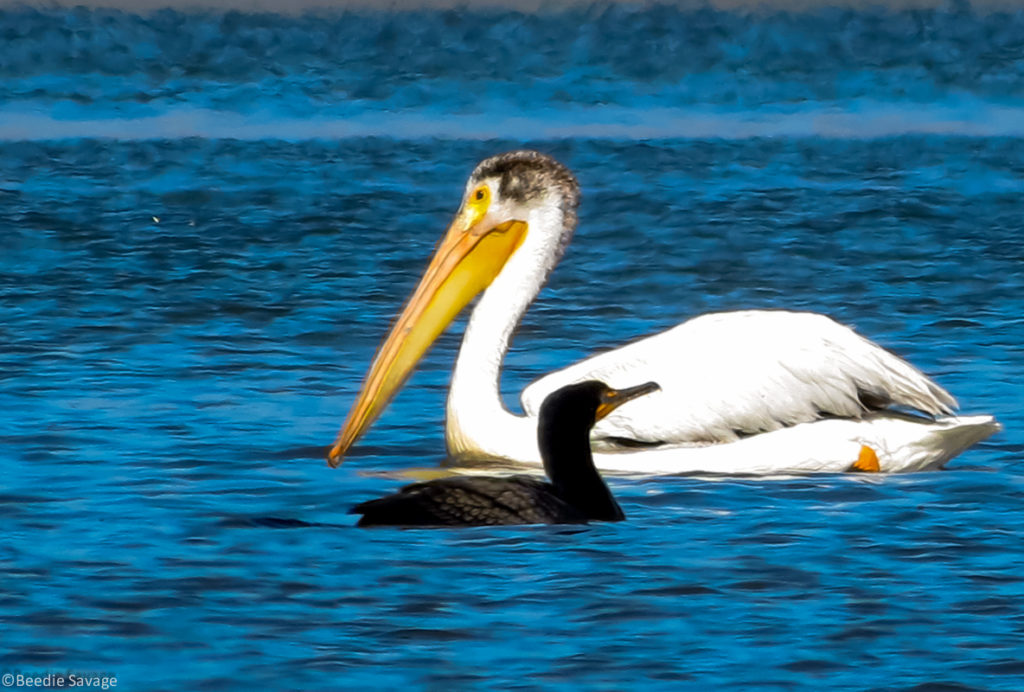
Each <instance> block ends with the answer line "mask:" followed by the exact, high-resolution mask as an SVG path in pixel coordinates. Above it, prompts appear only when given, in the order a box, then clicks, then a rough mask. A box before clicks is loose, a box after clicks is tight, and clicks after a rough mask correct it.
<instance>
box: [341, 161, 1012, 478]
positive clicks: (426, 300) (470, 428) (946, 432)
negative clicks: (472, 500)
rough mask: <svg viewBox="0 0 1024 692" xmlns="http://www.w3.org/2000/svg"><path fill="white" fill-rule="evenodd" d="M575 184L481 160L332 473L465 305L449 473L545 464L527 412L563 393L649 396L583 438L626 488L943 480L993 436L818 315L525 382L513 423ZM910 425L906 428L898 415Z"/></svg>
mask: <svg viewBox="0 0 1024 692" xmlns="http://www.w3.org/2000/svg"><path fill="white" fill-rule="evenodd" d="M579 196H580V195H579V185H578V184H577V182H576V179H575V177H574V176H573V175H572V173H571V172H570V171H569V169H567V168H566V167H565V166H563V165H561V164H560V163H558V162H557V161H555V160H554V159H552V158H551V157H549V156H546V155H544V154H540V153H538V152H534V151H514V152H510V153H507V154H501V155H499V156H494V157H491V158H489V159H486V160H484V161H482V162H481V163H480V164H479V165H478V166H477V167H476V170H474V171H473V173H472V175H470V177H469V181H468V183H467V184H466V190H465V193H464V195H463V199H462V205H461V207H460V208H459V211H458V213H457V214H456V216H455V220H454V221H453V222H452V224H451V226H450V227H449V229H448V231H447V233H446V235H445V237H444V239H443V240H442V241H441V244H440V245H439V246H438V248H437V251H436V252H435V254H434V257H433V259H432V260H431V261H430V264H429V266H428V267H427V269H426V272H425V273H424V275H423V278H422V279H421V281H420V283H419V286H417V288H416V290H415V291H414V292H413V294H412V297H411V298H410V299H409V301H408V303H407V304H406V306H405V309H404V310H403V312H402V314H401V315H400V316H399V318H398V320H397V322H396V323H395V324H394V326H393V327H392V329H391V332H390V333H389V334H388V336H387V338H386V339H385V340H384V342H383V343H382V345H381V346H380V349H379V350H378V352H377V355H376V357H375V359H374V361H373V365H372V366H371V368H370V371H369V373H368V374H367V376H366V379H365V381H364V382H363V386H362V389H361V391H360V392H359V395H358V397H357V399H356V402H355V404H354V406H353V407H352V410H351V411H350V412H349V415H348V418H347V420H346V421H345V424H344V426H343V428H342V430H341V433H340V434H339V436H338V439H337V442H336V443H335V445H334V447H333V448H332V449H331V451H330V455H329V463H330V464H331V466H337V465H338V464H340V463H341V459H342V458H343V457H344V455H345V454H346V452H347V451H348V449H349V448H350V447H351V446H352V444H353V443H354V442H355V441H356V440H357V439H358V438H359V436H360V435H362V433H363V432H365V431H366V429H367V428H368V427H369V426H370V425H371V424H372V423H373V421H374V420H375V419H376V418H377V416H379V415H380V413H381V412H382V411H383V409H384V408H385V406H387V404H388V402H389V401H390V400H391V399H392V397H394V395H395V394H396V393H397V391H398V390H399V389H400V388H401V386H402V384H403V383H404V382H405V380H406V378H407V377H408V376H409V374H410V373H411V372H412V370H413V368H414V367H415V365H416V363H417V362H418V361H419V360H420V358H421V357H422V356H423V354H424V353H425V352H426V350H427V349H428V348H429V347H430V345H431V344H432V343H433V341H434V340H435V339H436V338H437V337H438V335H440V334H441V332H442V331H444V329H445V328H446V327H447V326H448V324H449V323H451V321H452V320H453V319H454V318H455V316H456V315H457V314H458V313H459V311H460V310H462V308H464V307H465V306H466V305H467V304H468V303H469V302H470V301H471V300H472V299H473V298H474V297H475V296H476V295H478V294H480V293H481V291H482V292H483V293H482V295H481V296H480V300H479V301H478V302H477V305H476V307H475V308H474V309H473V312H472V315H471V316H470V319H469V323H468V325H467V327H466V333H465V335H464V337H463V339H462V346H461V348H460V350H459V356H458V359H457V361H456V364H455V370H454V373H453V375H452V383H451V389H450V390H449V393H448V405H447V418H446V422H445V439H446V442H447V446H448V453H449V455H450V456H451V457H452V458H453V459H454V460H456V461H459V460H467V459H474V460H500V461H504V462H512V463H525V464H532V465H538V466H539V465H540V464H541V458H540V452H539V451H538V448H537V412H538V408H539V406H540V403H541V402H542V401H543V400H544V398H545V397H546V396H547V395H548V394H550V393H551V392H553V391H555V390H556V389H559V388H560V387H563V386H565V385H567V384H569V383H571V382H580V381H583V380H592V379H597V380H602V381H604V382H607V383H608V384H609V385H610V386H612V387H615V388H622V387H626V386H628V385H630V384H633V383H636V382H643V381H647V380H651V381H654V382H657V383H658V384H659V385H661V391H660V392H656V393H654V394H652V395H650V396H647V397H643V398H642V399H640V400H637V401H633V402H630V403H629V404H628V405H626V406H623V407H622V408H621V409H618V410H617V411H615V413H613V414H612V415H610V416H608V417H607V418H605V419H603V420H602V421H600V423H598V425H597V426H595V428H594V430H593V433H592V442H593V445H594V448H595V451H597V452H598V453H597V454H595V455H594V459H595V462H596V464H597V466H598V468H600V469H602V470H610V471H625V472H637V473H687V472H710V473H758V474H784V473H806V472H810V471H831V472H835V471H846V470H850V469H851V468H853V467H854V465H855V464H857V466H856V467H857V468H864V469H865V470H881V471H912V470H919V469H926V468H934V467H938V466H941V465H942V464H944V463H945V462H946V461H948V460H949V459H951V458H952V457H954V456H956V455H957V454H959V453H960V452H961V451H963V450H964V449H966V448H967V447H969V446H970V445H972V444H974V443H975V442H978V441H979V440H982V439H985V438H986V437H988V436H990V435H992V434H993V433H995V432H996V431H998V430H1000V429H1001V426H1000V425H999V423H998V422H996V420H995V419H994V418H992V417H991V416H970V417H956V416H954V415H952V410H953V407H954V406H956V401H955V400H954V399H953V397H952V396H950V395H949V393H947V392H946V391H945V390H944V389H942V388H941V387H939V386H938V385H937V384H935V383H934V382H932V381H931V380H929V379H928V378H927V377H925V376H924V375H923V374H921V372H920V371H918V370H917V369H916V368H914V367H913V366H912V365H910V364H909V363H907V362H906V361H904V360H902V359H901V358H898V357H897V356H895V355H893V354H892V353H889V352H888V351H886V350H884V349H883V348H881V347H880V346H878V345H877V344H874V343H872V342H871V341H868V340H867V339H865V338H863V337H861V336H859V335H858V334H856V333H855V332H854V331H853V330H851V329H849V328H848V327H845V326H843V325H840V324H838V323H836V322H834V321H833V320H831V319H829V318H828V317H825V316H823V315H816V314H811V313H795V312H785V311H754V310H751V311H744V312H729V313H719V314H709V315H703V316H701V317H697V318H694V319H691V320H689V321H687V322H684V323H683V324H681V325H679V326H677V327H675V328H673V329H670V330H668V331H665V332H662V333H660V334H657V335H655V336H651V337H647V338H645V339H641V340H639V341H636V342H634V343H631V344H628V345H626V346H622V347H620V348H617V349H614V350H611V351H608V352H606V353H602V354H600V355H597V356H594V357H591V358H588V359H586V360H584V361H582V362H580V363H577V364H575V365H572V366H570V367H568V368H565V369H563V370H560V371H557V372H554V373H551V374H550V375H547V376H545V377H543V378H541V379H539V380H537V381H536V382H534V383H532V384H531V385H530V386H529V387H527V388H526V390H525V391H524V392H523V394H522V406H523V410H524V411H525V414H526V415H523V416H521V415H516V414H514V413H512V412H510V411H509V410H507V409H506V408H505V407H504V405H503V404H502V400H501V394H500V375H501V363H502V359H503V358H504V356H505V353H506V352H507V351H508V346H509V341H510V339H511V338H512V334H513V332H514V331H515V329H516V326H517V325H518V324H519V321H520V319H521V318H522V316H523V314H524V313H525V312H526V309H527V307H528V306H529V305H530V303H531V302H532V301H533V299H534V298H535V297H536V295H537V293H538V292H539V291H540V289H541V287H542V286H543V284H544V282H545V281H546V279H547V277H548V274H549V273H550V272H551V270H552V269H553V268H554V266H555V264H557V262H558V260H559V259H560V258H561V256H562V253H563V251H564V250H565V247H566V245H568V243H569V240H570V238H571V237H572V234H573V231H574V229H575V227H576V208H577V206H578V204H579ZM894 408H895V409H902V410H904V411H906V410H911V411H916V412H917V414H915V415H909V414H907V413H906V412H904V411H899V410H893V409H894Z"/></svg>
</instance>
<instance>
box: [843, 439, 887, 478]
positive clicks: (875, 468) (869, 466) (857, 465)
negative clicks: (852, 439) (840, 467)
mask: <svg viewBox="0 0 1024 692" xmlns="http://www.w3.org/2000/svg"><path fill="white" fill-rule="evenodd" d="M850 470H851V471H862V472H864V473H878V472H879V471H881V470H882V465H881V464H879V463H878V455H877V454H875V450H873V449H871V448H870V447H868V446H867V445H861V447H860V455H859V456H858V457H857V461H855V462H853V466H851V467H850Z"/></svg>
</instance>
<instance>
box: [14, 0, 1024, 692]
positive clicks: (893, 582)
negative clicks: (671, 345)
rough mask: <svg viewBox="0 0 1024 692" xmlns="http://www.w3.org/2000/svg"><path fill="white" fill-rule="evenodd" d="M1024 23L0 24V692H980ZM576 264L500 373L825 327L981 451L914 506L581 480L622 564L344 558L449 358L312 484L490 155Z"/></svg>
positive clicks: (699, 481)
mask: <svg viewBox="0 0 1024 692" xmlns="http://www.w3.org/2000/svg"><path fill="white" fill-rule="evenodd" d="M1018 113H1024V14H1022V13H1020V12H1018V13H1015V14H1005V13H1004V14H996V13H983V12H980V11H978V12H975V11H971V10H969V9H962V8H961V9H960V10H950V11H917V12H912V11H907V12H890V11H884V10H879V11H873V12H871V13H868V12H854V11H850V10H822V11H817V12H813V13H806V14H798V13H797V14H794V13H777V14H772V13H762V14H757V15H746V14H740V13H723V12H715V11H711V10H703V11H692V12H680V11H676V10H670V9H665V8H654V9H647V10H637V9H623V8H616V7H611V8H597V9H589V10H573V11H570V12H563V13H554V14H551V13H549V14H542V15H523V14H517V13H514V12H508V11H498V10H493V11H488V12H427V11H422V12H414V13H405V14H402V13H399V14H373V13H362V14H360V13H334V14H320V15H309V16H292V17H284V16H276V15H247V14H239V13H236V12H231V13H227V14H217V13H212V12H210V13H194V14H182V13H176V12H172V11H163V12H159V13H156V14H153V15H149V16H145V17H141V16H135V15H130V14H123V13H118V12H111V11H95V10H85V9H77V10H68V11H56V10H54V11H47V12H40V11H35V10H10V9H8V10H2V11H0V408H2V410H3V411H5V416H4V425H3V426H2V428H0V536H2V539H0V672H2V673H7V672H12V673H18V672H23V673H27V674H45V673H46V672H65V673H66V672H69V671H70V672H75V673H78V674H85V673H106V674H110V675H116V677H117V680H118V689H129V690H135V689H146V690H151V689H167V690H170V689H203V690H216V689H238V688H242V687H248V688H253V687H255V688H259V689H263V688H267V689H331V688H352V689H356V688H358V687H361V686H369V685H373V686H376V687H379V688H382V689H389V688H396V687H411V688H414V689H452V688H455V689H504V688H512V689H535V688H553V689H566V690H569V689H579V688H591V689H631V688H634V687H639V686H641V685H642V686H644V687H647V688H651V689H692V688H697V687H700V688H704V689H714V690H717V689H722V690H820V689H858V690H975V689H977V690H1020V689H1022V688H1024V608H1022V606H1021V603H1022V600H1024V557H1022V556H1024V539H1022V537H1021V517H1022V516H1024V470H1022V466H1021V464H1020V459H1021V453H1022V451H1024V436H1022V433H1021V430H1024V413H1022V411H1021V406H1020V404H1021V387H1020V373H1021V372H1022V371H1024V346H1022V344H1024V317H1022V315H1024V240H1022V237H1024V236H1022V230H1024V213H1022V212H1024V207H1022V202H1021V199H1022V193H1024V125H1022V124H1021V123H1022V122H1024V119H1017V118H1016V117H1015V115H1016V114H1018ZM520 146H531V147H535V148H539V149H542V150H544V151H547V152H549V153H551V154H553V155H555V156H557V157H558V158H559V159H561V160H563V161H564V162H565V163H567V164H568V165H570V166H571V167H572V168H573V169H574V170H575V171H576V172H577V173H578V176H579V179H580V182H581V184H582V186H583V190H584V200H583V205H582V208H581V214H580V229H579V231H578V233H577V235H576V239H575V241H574V243H573V245H572V246H571V248H570V250H569V252H568V254H567V256H566V258H565V260H564V261H563V263H562V265H561V266H560V267H559V269H558V270H557V271H556V272H555V273H554V275H553V276H552V280H551V282H550V284H549V286H548V287H547V288H546V289H545V291H544V292H543V293H542V294H541V296H540V298H539V300H538V302H537V304H536V305H535V306H534V308H533V309H532V310H531V311H530V313H529V314H528V316H527V318H526V321H525V323H524V324H523V326H522V327H521V329H520V330H519V332H518V335H517V338H516V340H515V342H514V349H513V352H512V353H511V355H510V357H509V359H508V367H507V375H506V378H505V383H504V386H505V390H506V392H507V397H508V401H509V404H510V406H515V405H516V403H515V402H516V399H517V392H518V391H519V390H520V388H521V387H522V385H523V384H525V383H526V382H528V381H530V380H531V379H532V378H534V377H536V376H537V375H539V374H541V373H543V372H546V371H548V370H551V369H553V368H556V367H559V366H561V365H565V364H568V363H570V362H572V361H573V360H574V359H576V358H579V357H581V356H584V355H586V354H587V353H589V352H590V351H591V350H592V349H593V348H594V347H595V345H613V344H616V343H621V342H624V341H627V340H629V339H631V338H633V337H635V336H638V335H641V334H645V333H649V332H651V331H655V330H658V329H662V328H665V327H667V326H670V325H672V324H675V323H677V322H678V321H680V320H682V319H684V318H686V317H688V316H692V315H696V314H699V313H702V312H707V311H711V310H724V309H739V308H751V307H766V308H792V309H806V310H816V311H821V312H825V313H827V314H830V315H832V316H834V317H836V318H837V319H839V320H841V321H843V322H846V323H849V324H851V325H854V326H855V327H856V328H857V329H858V330H860V331H861V332H862V333H864V334H865V335H867V336H869V337H871V338H873V339H875V340H876V341H878V342H879V343H881V344H883V345H884V346H886V347H888V348H891V349H893V350H895V351H896V352H898V353H900V354H901V355H903V356H905V357H907V358H909V359H910V360H911V361H912V362H914V363H915V364H916V365H918V366H919V367H920V368H922V369H923V370H924V371H926V372H927V373H929V374H930V375H932V376H934V377H935V378H936V379H937V380H938V381H939V382H940V383H941V384H942V385H944V386H945V387H947V388H949V389H950V390H951V391H952V392H953V393H954V394H955V395H956V396H957V397H958V398H959V400H960V403H961V407H962V410H963V411H965V412H968V413H990V414H994V415H996V416H997V417H998V418H999V419H1000V420H1001V421H1002V423H1003V424H1004V425H1005V426H1006V431H1005V432H1004V433H1001V434H1000V435H998V436H996V437H994V438H992V439H991V440H990V441H987V442H985V443H982V444H980V445H978V446H977V447H975V448H973V449H972V450H970V451H969V452H967V453H965V454H964V455H962V456H961V457H959V458H958V459H956V460H954V461H953V462H952V463H951V464H950V466H949V468H948V469H947V470H945V471H942V472H930V473H919V474H907V475H897V476H885V477H867V478H866V477H850V476H832V475H824V476H812V477H803V478H789V479H770V480H769V479H758V478H733V479H730V478H716V479H709V478H693V477H668V478H614V479H612V480H611V485H612V488H613V491H614V492H615V494H616V495H617V496H618V497H619V499H620V502H621V504H622V506H623V509H624V510H625V512H626V514H627V516H628V520H627V521H626V522H623V523H621V524H606V525H601V524H598V525H594V526H587V527H572V528H565V527H562V528H550V527H531V528H512V529H501V528H481V529H468V530H451V531H422V530H378V531H361V530H355V529H354V528H352V524H353V520H352V517H351V516H350V515H348V514H347V513H346V512H347V509H348V508H349V507H350V506H351V505H353V504H355V503H357V502H360V501H362V500H365V499H368V498H370V497H374V496H376V495H379V494H382V493H384V492H387V491H391V490H393V489H395V488H396V487H398V486H399V485H400V484H401V483H402V482H404V479H403V477H402V474H403V473H405V472H406V471H408V470H409V469H423V468H431V467H435V466H437V465H438V464H440V463H442V462H443V461H444V443H443V405H444V396H445V391H446V386H447V378H448V375H449V372H450V367H451V363H452V359H453V358H454V355H455V349H456V348H457V345H458V334H459V331H460V329H461V326H457V327H456V328H455V329H454V330H453V333H451V334H448V335H446V336H445V337H443V338H442V340H441V342H440V343H439V345H438V346H437V347H436V348H435V349H434V351H432V352H431V354H430V355H429V356H428V358H427V359H426V361H425V362H424V363H423V365H422V367H421V368H420V371H419V372H418V374H417V375H415V376H414V377H413V378H412V379H411V380H410V382H409V384H408V385H407V387H406V389H405V390H404V391H403V393H402V394H401V395H400V396H399V397H398V398H397V399H396V400H395V402H394V404H393V405H392V406H391V408H390V409H389V410H388V412H387V413H386V414H385V415H384V416H383V417H382V418H381V420H380V421H379V422H378V423H377V424H376V425H375V426H374V427H373V428H372V429H371V431H370V432H369V433H368V434H367V435H366V437H365V438H364V439H363V440H362V441H361V442H360V443H359V444H358V445H357V447H356V448H355V449H354V451H353V454H352V455H351V457H350V458H349V459H348V460H347V461H346V463H345V465H343V466H342V467H341V468H340V469H339V470H335V471H332V470H329V469H328V468H327V466H326V464H325V463H324V461H323V455H324V452H325V449H326V447H327V446H328V445H329V444H330V442H331V441H332V440H333V437H334V435H335V434H336V432H337V429H338V427H339V426H340V423H341V421H342V418H343V416H344V414H345V413H346V411H347V408H348V406H349V405H350V404H351V402H352V399H353V397H354V394H355V391H356V389H357V387H358V385H359V382H360V379H361V377H362V374H363V372H364V371H365V368H366V366H367V365H368V363H369V360H370V358H371V356H372V353H373V350H374V348H375V347H376V345H377V343H378V341H379V339H380V338H381V336H382V334H383V331H384V330H385V329H386V327H387V325H388V320H389V319H390V318H391V317H392V315H393V314H394V312H395V311H396V309H397V308H398V307H399V305H400V304H401V302H402V301H403V300H404V298H405V297H406V296H407V294H408V292H409V291H410V290H411V288H412V286H413V285H414V283H415V281H416V279H417V278H418V274H419V272H420V271H421V270H422V268H423V266H424V264H425V262H426V259H427V257H428V255H429V253H430V252H431V250H432V248H433V246H434V244H435V243H436V241H437V238H438V236H439V234H440V233H441V231H442V230H443V228H444V227H445V224H446V223H447V221H448V220H449V219H450V218H451V215H452V213H453V212H454V210H455V207H456V206H457V204H458V198H459V195H460V194H461V192H462V187H463V184H464V180H465V177H466V175H467V174H468V173H469V171H470V170H472V168H473V166H474V165H475V163H476V162H477V161H478V160H479V159H481V158H483V157H485V156H487V155H490V154H493V153H496V152H499V151H502V150H506V149H509V148H513V147H520Z"/></svg>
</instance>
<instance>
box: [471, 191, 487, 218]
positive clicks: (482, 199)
mask: <svg viewBox="0 0 1024 692" xmlns="http://www.w3.org/2000/svg"><path fill="white" fill-rule="evenodd" d="M467 206H468V207H469V208H470V209H471V210H472V214H473V218H474V219H475V220H477V221H479V220H480V219H482V218H483V217H484V214H486V213H487V209H488V207H490V206H491V188H489V187H487V185H477V187H476V188H475V189H474V190H473V191H472V192H470V193H469V199H468V200H467Z"/></svg>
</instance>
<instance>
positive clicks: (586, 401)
mask: <svg viewBox="0 0 1024 692" xmlns="http://www.w3.org/2000/svg"><path fill="white" fill-rule="evenodd" d="M659 389H661V387H659V386H658V384H657V383H656V382H646V383H644V384H641V385H638V386H636V387H627V388H626V389H612V388H611V387H609V386H608V385H606V384H605V383H604V382H599V381H598V380H587V381H586V382H579V383H577V384H570V385H568V386H566V387H562V388H561V389H559V390H558V391H555V392H552V393H551V394H549V395H548V397H547V398H546V399H545V400H544V403H543V404H541V407H540V429H541V430H545V429H549V428H557V429H560V430H564V429H566V428H568V429H570V430H572V429H577V428H579V429H582V430H588V431H589V430H590V429H591V428H592V427H594V424H595V423H597V421H599V420H601V419H602V418H604V417H605V416H607V415H608V414H609V413H611V412H612V411H614V410H615V409H617V408H618V407H619V406H622V405H623V404H624V403H626V402H627V401H631V400H633V399H636V398H637V397H639V396H643V395H644V394H650V393H651V392H656V391H658V390H659Z"/></svg>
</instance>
